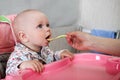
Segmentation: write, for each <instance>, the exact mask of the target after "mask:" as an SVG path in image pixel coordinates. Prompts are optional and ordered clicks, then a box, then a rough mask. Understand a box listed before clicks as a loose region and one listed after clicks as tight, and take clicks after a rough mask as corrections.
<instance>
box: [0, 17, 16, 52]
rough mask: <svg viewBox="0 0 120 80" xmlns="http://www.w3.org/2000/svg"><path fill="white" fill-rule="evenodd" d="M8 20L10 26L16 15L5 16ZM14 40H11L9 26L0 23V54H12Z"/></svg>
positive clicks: (5, 23)
mask: <svg viewBox="0 0 120 80" xmlns="http://www.w3.org/2000/svg"><path fill="white" fill-rule="evenodd" d="M5 17H6V18H7V19H8V20H10V22H11V24H12V22H13V20H14V18H15V17H16V15H9V16H5ZM14 46H15V40H14V38H13V34H12V30H11V27H10V24H9V23H7V22H4V21H2V20H1V21H0V54H3V53H7V52H12V51H13V50H14Z"/></svg>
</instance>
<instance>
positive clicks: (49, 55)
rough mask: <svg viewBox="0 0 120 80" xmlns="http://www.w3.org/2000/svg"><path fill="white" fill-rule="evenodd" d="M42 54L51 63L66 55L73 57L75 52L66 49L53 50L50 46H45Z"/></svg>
mask: <svg viewBox="0 0 120 80" xmlns="http://www.w3.org/2000/svg"><path fill="white" fill-rule="evenodd" d="M41 56H42V57H43V58H44V59H45V60H46V62H47V63H51V62H53V61H56V60H60V59H62V58H65V57H69V58H70V59H72V58H73V54H72V53H71V52H69V51H68V50H66V49H64V50H60V51H56V52H53V51H51V50H50V48H49V47H44V48H43V49H42V50H41Z"/></svg>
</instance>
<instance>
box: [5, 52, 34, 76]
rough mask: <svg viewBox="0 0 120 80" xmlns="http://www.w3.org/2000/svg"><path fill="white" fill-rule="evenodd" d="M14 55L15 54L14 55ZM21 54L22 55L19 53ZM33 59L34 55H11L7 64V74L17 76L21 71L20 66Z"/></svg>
mask: <svg viewBox="0 0 120 80" xmlns="http://www.w3.org/2000/svg"><path fill="white" fill-rule="evenodd" d="M13 54H14V53H13ZM18 54H20V53H18ZM31 58H32V55H30V54H25V55H17V54H14V55H11V56H10V58H9V60H8V62H7V67H6V74H7V75H8V74H16V73H17V72H18V71H19V70H20V69H19V68H18V66H19V65H20V64H21V63H22V62H23V61H27V60H30V59H31Z"/></svg>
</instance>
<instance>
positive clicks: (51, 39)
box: [47, 35, 66, 41]
mask: <svg viewBox="0 0 120 80" xmlns="http://www.w3.org/2000/svg"><path fill="white" fill-rule="evenodd" d="M64 37H66V35H59V36H57V37H55V38H50V39H47V40H48V41H53V40H56V39H59V38H64Z"/></svg>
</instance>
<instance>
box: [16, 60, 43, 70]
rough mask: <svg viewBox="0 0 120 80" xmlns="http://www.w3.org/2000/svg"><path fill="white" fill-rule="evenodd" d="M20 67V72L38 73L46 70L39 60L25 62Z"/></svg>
mask: <svg viewBox="0 0 120 80" xmlns="http://www.w3.org/2000/svg"><path fill="white" fill-rule="evenodd" d="M18 67H19V69H20V70H24V69H32V70H33V71H36V72H42V70H43V68H44V67H43V64H42V62H40V61H39V60H37V59H34V60H29V61H23V62H22V63H21V64H20V65H19V66H18Z"/></svg>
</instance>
